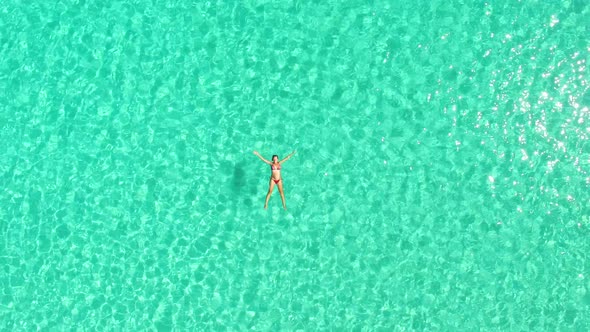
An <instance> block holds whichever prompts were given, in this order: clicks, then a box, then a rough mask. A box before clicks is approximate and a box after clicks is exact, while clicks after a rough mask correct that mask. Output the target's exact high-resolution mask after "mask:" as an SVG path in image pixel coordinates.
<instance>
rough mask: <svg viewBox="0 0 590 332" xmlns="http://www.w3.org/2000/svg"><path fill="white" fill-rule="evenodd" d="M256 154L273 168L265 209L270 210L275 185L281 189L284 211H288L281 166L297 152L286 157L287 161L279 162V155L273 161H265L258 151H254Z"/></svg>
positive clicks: (273, 157)
mask: <svg viewBox="0 0 590 332" xmlns="http://www.w3.org/2000/svg"><path fill="white" fill-rule="evenodd" d="M254 154H255V155H256V156H258V158H260V159H261V160H262V161H264V162H265V163H266V164H268V165H270V167H271V175H270V182H269V185H268V193H267V194H266V201H265V202H264V209H267V208H268V200H269V199H270V195H271V194H272V191H273V189H274V188H275V185H276V186H277V187H278V188H279V193H280V194H281V199H282V200H283V209H285V210H287V203H286V202H285V192H284V191H283V179H282V178H281V165H282V164H283V163H284V162H285V161H287V160H289V158H291V157H292V156H293V155H294V154H295V151H293V152H291V154H290V155H288V156H287V157H285V159H283V160H281V161H279V157H278V156H277V155H274V156H272V161H268V160H266V159H264V158H263V157H262V156H261V155H260V153H258V151H254Z"/></svg>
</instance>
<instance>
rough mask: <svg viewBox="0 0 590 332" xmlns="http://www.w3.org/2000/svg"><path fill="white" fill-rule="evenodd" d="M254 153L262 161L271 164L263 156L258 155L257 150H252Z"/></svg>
mask: <svg viewBox="0 0 590 332" xmlns="http://www.w3.org/2000/svg"><path fill="white" fill-rule="evenodd" d="M254 154H255V155H257V156H258V158H260V159H262V161H264V162H265V163H267V164H269V165H272V163H271V162H270V161H268V160H266V159H264V158H262V156H261V155H260V153H258V151H254Z"/></svg>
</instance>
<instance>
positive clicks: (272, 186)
mask: <svg viewBox="0 0 590 332" xmlns="http://www.w3.org/2000/svg"><path fill="white" fill-rule="evenodd" d="M274 187H275V183H274V181H273V180H272V178H270V183H269V184H268V193H267V194H266V201H265V202H264V208H265V209H266V208H267V207H268V200H269V199H270V194H272V190H273V189H274Z"/></svg>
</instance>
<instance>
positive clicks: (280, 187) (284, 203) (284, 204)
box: [278, 179, 287, 210]
mask: <svg viewBox="0 0 590 332" xmlns="http://www.w3.org/2000/svg"><path fill="white" fill-rule="evenodd" d="M278 186H279V193H280V194H281V199H282V200H283V209H285V210H286V209H287V203H286V202H285V193H284V192H283V180H282V179H281V181H279V183H278Z"/></svg>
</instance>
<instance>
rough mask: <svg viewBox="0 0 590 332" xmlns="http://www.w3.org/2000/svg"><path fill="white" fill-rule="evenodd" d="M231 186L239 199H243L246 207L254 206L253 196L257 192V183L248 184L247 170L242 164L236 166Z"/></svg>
mask: <svg viewBox="0 0 590 332" xmlns="http://www.w3.org/2000/svg"><path fill="white" fill-rule="evenodd" d="M231 188H232V191H233V193H234V194H235V195H236V198H237V200H236V201H239V200H242V201H243V203H244V205H245V206H246V207H252V198H251V197H252V196H254V195H255V194H256V185H255V184H254V183H250V184H248V181H247V177H246V171H244V168H243V167H242V166H241V165H240V164H236V165H235V166H234V174H233V177H232V184H231Z"/></svg>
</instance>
